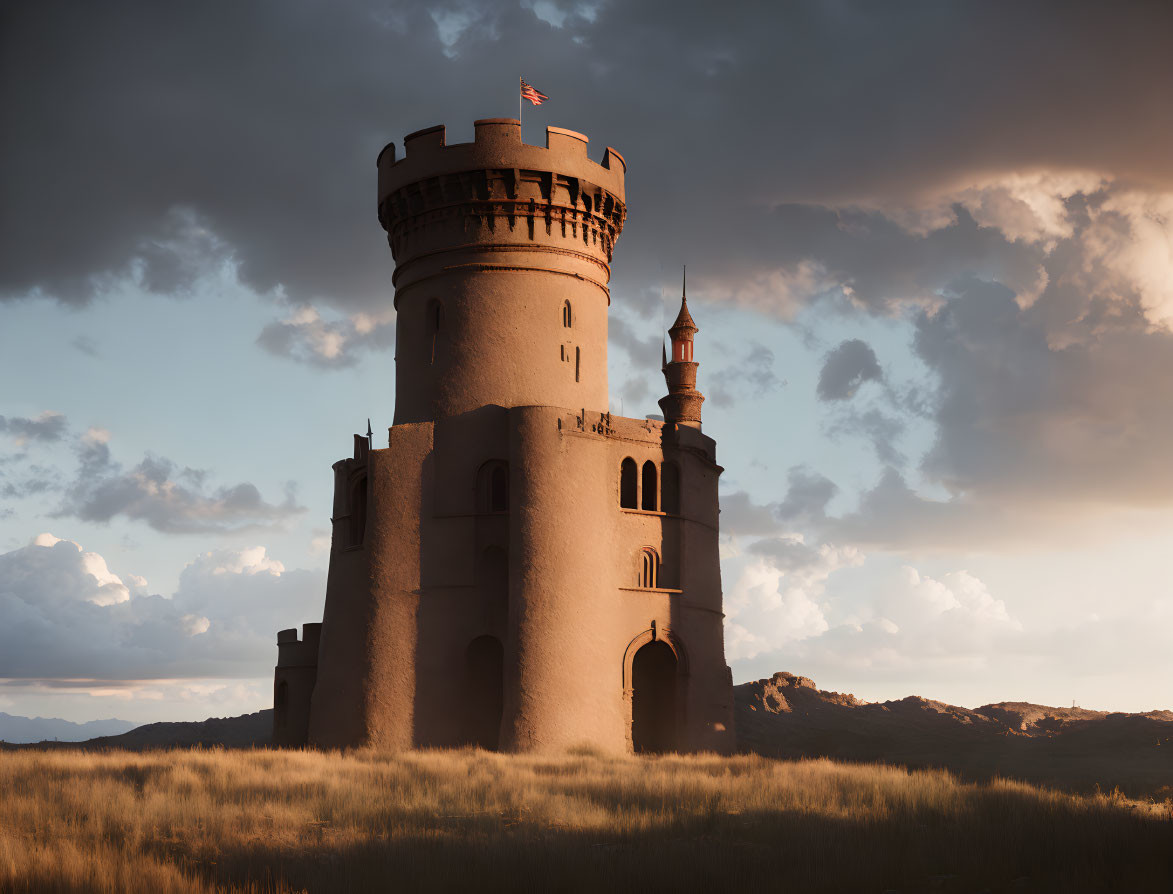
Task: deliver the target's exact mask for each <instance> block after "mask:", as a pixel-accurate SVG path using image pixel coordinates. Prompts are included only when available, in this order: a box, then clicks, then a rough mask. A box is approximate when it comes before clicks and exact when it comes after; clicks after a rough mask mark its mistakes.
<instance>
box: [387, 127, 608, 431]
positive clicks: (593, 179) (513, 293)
mask: <svg viewBox="0 0 1173 894" xmlns="http://www.w3.org/2000/svg"><path fill="white" fill-rule="evenodd" d="M475 129H476V138H475V140H474V142H472V143H459V144H454V145H451V146H449V145H446V144H445V139H444V127H443V126H442V125H441V126H438V127H432V128H428V129H427V130H421V131H417V132H416V133H413V134H410V135H409V136H407V137H406V138H405V139H404V157H403V158H401V159H396V157H395V147H394V144H391V145H388V146H387V147H386V148H385V149H384V150H383V151H382V152H381V153H380V155H379V159H378V167H379V222H380V223H381V224H382V226H383V229H384V230H386V232H387V241H388V244H389V245H390V246H391V251H392V253H393V254H394V256H395V262H396V268H395V274H394V278H393V282H394V284H395V307H396V310H397V314H398V316H397V320H396V358H395V363H396V365H395V372H396V382H395V424H397V425H398V424H401V423H408V422H423V421H433V420H437V419H442V418H444V417H446V416H454V415H457V414H459V413H464V412H468V411H470V410H475V409H477V408H479V407H482V406H485V405H487V404H496V405H500V406H507V407H514V406H542V405H544V406H558V407H591V408H601V409H606V407H607V403H608V390H607V355H606V348H607V308H608V305H609V303H610V294H609V290H608V283H609V282H610V275H611V267H610V263H611V253H612V250H613V249H614V246H615V241H616V239H618V237H619V233H620V231H621V230H622V228H623V222H624V217H625V214H626V208H625V206H624V190H623V178H624V174H625V165H624V162H623V158H622V156H620V155H619V153H617V152H616V151H615V150H614V149H611V148H608V149H607V151H606V153H605V154H604V156H603V161H602V164H597V163H595V162H593V161H591V160H590V159H589V158H588V157H587V138H586V137H584V136H583V135H582V134H578V133H575V132H574V131H569V130H563V129H561V128H555V127H550V128H547V129H546V146H545V147H544V148H543V147H541V146H528V145H525V144H523V143H522V142H521V124H520V122H519V121H517V120H516V119H513V118H487V119H482V120H480V121H477V122H476V123H475ZM486 274H489V275H486Z"/></svg>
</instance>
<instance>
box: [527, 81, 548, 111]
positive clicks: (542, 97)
mask: <svg viewBox="0 0 1173 894" xmlns="http://www.w3.org/2000/svg"><path fill="white" fill-rule="evenodd" d="M521 98H522V99H528V100H529V101H530V102H532V103H533V104H534V105H535V106H540V105H541V104H542V103H544V102H545V101H546V100H547V99H549V98H550V97H548V96H547V95H546V94H545V93H543V92H542V91H541V90H538V89H537V88H536V87H534V86H532V85H530V84H527V83H526V82H525V78H522V79H521Z"/></svg>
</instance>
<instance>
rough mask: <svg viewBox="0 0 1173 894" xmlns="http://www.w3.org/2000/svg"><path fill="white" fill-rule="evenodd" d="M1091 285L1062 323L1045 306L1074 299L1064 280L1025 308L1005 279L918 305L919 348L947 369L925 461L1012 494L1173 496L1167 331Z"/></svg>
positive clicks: (970, 487) (1075, 498)
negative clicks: (935, 304) (928, 310)
mask: <svg viewBox="0 0 1173 894" xmlns="http://www.w3.org/2000/svg"><path fill="white" fill-rule="evenodd" d="M1062 279H1063V278H1062V277H1058V276H1057V277H1055V280H1056V281H1057V282H1060V283H1061V282H1062ZM1105 285H1110V286H1111V287H1112V289H1113V291H1114V292H1116V294H1117V295H1118V290H1120V289H1125V288H1126V287H1127V285H1126V284H1125V283H1120V282H1113V283H1108V284H1105ZM1088 294H1089V292H1084V291H1081V292H1080V293H1079V295H1078V303H1079V305H1083V306H1085V307H1086V310H1085V311H1084V312H1083V315H1082V317H1078V316H1077V317H1075V318H1074V319H1075V322H1073V323H1071V324H1069V325H1066V326H1064V327H1062V328H1060V327H1057V326H1054V325H1053V324H1051V323H1050V322H1049V319H1050V318H1051V317H1052V316H1053V315H1054V314H1056V313H1064V314H1065V315H1070V314H1071V313H1072V311H1073V308H1072V306H1071V305H1072V301H1071V297H1072V296H1071V295H1070V294H1069V292H1068V290H1067V289H1066V287H1065V286H1063V285H1057V286H1056V287H1055V288H1053V289H1052V288H1048V290H1047V291H1046V292H1045V293H1044V294H1043V296H1042V297H1041V298H1040V299H1039V300H1038V301H1037V302H1036V303H1035V304H1033V305H1032V306H1031V307H1029V308H1027V309H1023V308H1021V307H1020V306H1019V304H1018V303H1017V302H1016V301H1015V300H1014V295H1013V294H1012V293H1011V292H1010V291H1009V290H1007V289H1006V288H1004V287H1003V286H1000V285H996V284H991V283H985V282H981V281H979V280H967V281H965V282H963V283H960V284H959V285H958V288H957V291H956V294H955V295H954V297H953V298H952V299H951V300H949V301H948V303H947V304H945V306H944V307H943V308H941V309H940V310H939V311H938V312H936V313H934V314H924V315H922V316H921V317H920V319H919V321H918V324H917V334H916V350H917V353H918V354H919V355H920V357H921V358H922V359H923V360H924V361H925V363H926V364H928V366H929V368H930V369H931V370H932V371H933V372H934V373H935V374H936V376H937V378H938V380H939V387H938V392H937V395H936V410H935V421H936V423H937V431H938V436H937V440H936V443H935V444H934V445H933V448H932V449H931V451H930V452H929V453H928V455H927V456H926V457H925V459H924V462H923V470H924V471H925V472H926V473H927V474H929V475H931V476H932V477H933V478H934V479H936V480H939V481H941V482H943V483H944V484H946V485H947V486H948V487H949V488H950V489H952V490H954V491H956V492H973V491H978V492H980V493H982V494H984V495H986V496H998V497H1000V498H1003V499H1007V500H1023V499H1043V498H1046V499H1050V500H1054V501H1060V502H1062V501H1071V502H1081V501H1087V502H1107V503H1134V504H1146V503H1155V502H1166V501H1168V500H1171V499H1173V469H1171V468H1170V464H1169V461H1168V445H1169V444H1171V443H1173V401H1170V400H1169V395H1170V394H1171V393H1173V332H1170V331H1169V330H1168V329H1164V328H1158V329H1154V328H1153V327H1152V326H1150V325H1149V324H1148V322H1147V321H1146V320H1145V318H1144V316H1143V315H1142V314H1141V313H1140V312H1139V310H1138V307H1137V304H1138V301H1139V299H1137V300H1134V301H1131V302H1130V301H1128V300H1124V301H1121V300H1120V299H1119V298H1118V297H1113V298H1112V300H1111V301H1110V302H1108V303H1107V306H1105V302H1103V301H1097V300H1096V292H1095V289H1094V287H1093V288H1092V289H1091V290H1090V295H1091V297H1092V300H1091V301H1090V302H1085V296H1087V295H1088ZM1076 313H1078V310H1076ZM1070 318H1071V317H1070V316H1069V319H1070ZM1059 336H1062V338H1063V341H1062V342H1059V341H1058V337H1059Z"/></svg>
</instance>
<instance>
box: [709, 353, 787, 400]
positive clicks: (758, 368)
mask: <svg viewBox="0 0 1173 894" xmlns="http://www.w3.org/2000/svg"><path fill="white" fill-rule="evenodd" d="M713 347H714V353H715V354H718V355H726V356H727V355H728V354H729V353H735V352H727V351H725V350H723V349H722V347H721V346H719V345H714V346H713ZM739 352H741V354H742V356H741V358H740V359H739V360H738V361H737V362H736V363H734V364H733V365H731V366H725V367H721V368H720V369H718V370H716V371H715V372H714V373H712V374H711V375H709V376H708V377H707V378H706V382H705V383H704V390H705V391H706V392H708V399H709V400H710V401H712V402H713V404H714V405H716V406H724V407H731V406H733V405H734V404H736V403H737V400H738V398H739V397H743V396H744V397H754V398H760V397H763V396H764V395H766V394H767V393H768V392H770V391H774V390H775V389H777V388H778V387H779V386H780V385H781V384H782V380H781V379H779V378H778V376H777V374H776V373H775V372H774V352H773V351H771V350H770V349H769V348H767V347H766V346H765V345H763V344H762V343H761V342H758V341H754V340H753V339H747V340H746V341H745V342H744V343H743V344H742V345H741V346H740V347H739Z"/></svg>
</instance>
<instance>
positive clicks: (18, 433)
mask: <svg viewBox="0 0 1173 894" xmlns="http://www.w3.org/2000/svg"><path fill="white" fill-rule="evenodd" d="M66 429H67V422H66V419H65V417H64V416H63V415H62V414H61V413H53V412H49V411H46V412H44V413H42V414H41V415H40V416H37V417H36V418H35V419H28V418H25V417H24V416H0V434H7V435H10V436H12V437H14V438H16V439H17V440H18V441H28V440H32V441H60V440H61V439H62V438H63V437H64V436H65V432H66Z"/></svg>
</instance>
